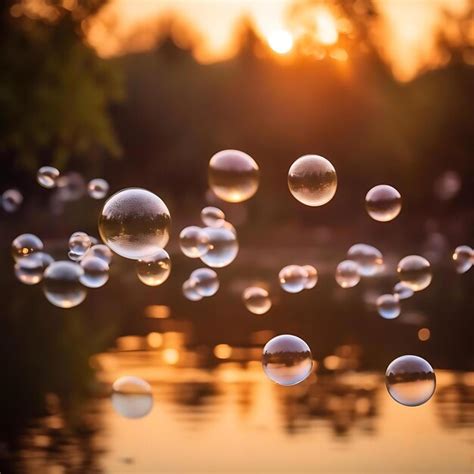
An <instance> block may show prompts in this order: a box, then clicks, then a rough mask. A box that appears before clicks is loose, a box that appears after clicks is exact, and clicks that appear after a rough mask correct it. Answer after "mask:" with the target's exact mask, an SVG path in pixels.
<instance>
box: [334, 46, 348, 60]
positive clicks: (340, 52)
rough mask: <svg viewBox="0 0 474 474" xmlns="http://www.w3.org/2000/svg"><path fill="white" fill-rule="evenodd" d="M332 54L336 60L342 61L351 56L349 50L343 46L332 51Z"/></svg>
mask: <svg viewBox="0 0 474 474" xmlns="http://www.w3.org/2000/svg"><path fill="white" fill-rule="evenodd" d="M330 56H331V58H333V59H335V60H336V61H341V62H344V61H347V59H348V58H349V56H348V54H347V51H346V50H345V49H342V48H337V49H335V50H334V51H331V54H330Z"/></svg>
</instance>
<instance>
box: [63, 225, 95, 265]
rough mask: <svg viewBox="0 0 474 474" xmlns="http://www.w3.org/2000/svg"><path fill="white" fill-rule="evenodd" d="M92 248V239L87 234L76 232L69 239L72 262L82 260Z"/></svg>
mask: <svg viewBox="0 0 474 474" xmlns="http://www.w3.org/2000/svg"><path fill="white" fill-rule="evenodd" d="M90 246H91V239H90V238H89V236H88V235H87V234H86V233H85V232H74V234H72V235H71V237H69V254H68V255H69V258H70V259H71V260H74V261H77V260H80V259H81V258H82V257H84V255H85V254H86V252H87V251H88V250H89V248H90Z"/></svg>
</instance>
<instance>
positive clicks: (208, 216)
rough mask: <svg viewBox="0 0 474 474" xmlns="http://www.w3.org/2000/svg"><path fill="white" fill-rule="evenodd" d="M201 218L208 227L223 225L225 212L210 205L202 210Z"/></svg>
mask: <svg viewBox="0 0 474 474" xmlns="http://www.w3.org/2000/svg"><path fill="white" fill-rule="evenodd" d="M201 220H202V222H203V223H204V225H206V226H207V227H222V226H223V225H224V222H225V214H224V212H223V211H221V210H220V209H219V208H218V207H213V206H208V207H205V208H204V209H203V210H202V211H201Z"/></svg>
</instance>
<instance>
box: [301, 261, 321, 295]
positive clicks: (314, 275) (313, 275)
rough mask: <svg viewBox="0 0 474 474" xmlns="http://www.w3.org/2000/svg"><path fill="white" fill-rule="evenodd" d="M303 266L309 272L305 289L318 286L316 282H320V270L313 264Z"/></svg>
mask: <svg viewBox="0 0 474 474" xmlns="http://www.w3.org/2000/svg"><path fill="white" fill-rule="evenodd" d="M302 268H303V270H305V271H306V273H307V274H308V277H307V278H306V283H305V285H304V287H305V290H311V289H313V288H314V287H315V286H316V283H318V271H317V270H316V268H314V267H313V266H312V265H303V267H302Z"/></svg>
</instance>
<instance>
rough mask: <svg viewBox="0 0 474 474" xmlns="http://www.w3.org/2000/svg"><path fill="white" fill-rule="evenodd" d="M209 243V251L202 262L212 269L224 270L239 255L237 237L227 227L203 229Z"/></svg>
mask: <svg viewBox="0 0 474 474" xmlns="http://www.w3.org/2000/svg"><path fill="white" fill-rule="evenodd" d="M203 231H204V233H205V234H206V235H207V239H208V242H209V247H208V251H207V252H206V253H205V254H204V255H201V257H200V258H201V260H202V261H203V262H204V263H205V264H206V265H209V266H210V267H214V268H222V267H226V266H227V265H230V264H231V263H232V262H233V261H234V260H235V257H237V254H238V253H239V243H238V242H237V236H236V234H234V233H233V232H232V230H230V229H228V228H226V227H206V228H205V229H203Z"/></svg>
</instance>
